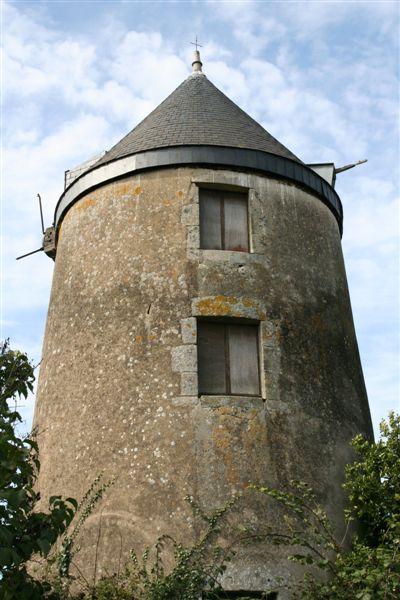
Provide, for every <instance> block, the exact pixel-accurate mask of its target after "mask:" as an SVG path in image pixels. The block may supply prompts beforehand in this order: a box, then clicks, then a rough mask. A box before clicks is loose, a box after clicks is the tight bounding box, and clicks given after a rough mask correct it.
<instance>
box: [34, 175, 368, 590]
mask: <svg viewBox="0 0 400 600" xmlns="http://www.w3.org/2000/svg"><path fill="white" fill-rule="evenodd" d="M201 186H205V187H209V186H215V187H222V188H224V189H232V190H237V189H243V188H245V189H248V190H249V215H250V237H251V246H250V248H251V252H250V253H241V252H231V251H216V250H201V249H199V199H198V196H199V187H201ZM209 316H212V317H221V318H224V317H230V318H240V319H251V320H252V322H254V321H256V322H258V323H259V324H260V336H259V337H260V363H261V364H260V370H261V389H262V397H254V398H248V397H237V396H235V397H229V396H218V397H216V396H203V397H199V395H198V389H197V348H196V335H197V334H196V328H197V319H198V318H202V317H203V318H204V317H209ZM35 425H36V426H37V427H38V430H39V443H40V452H41V461H42V470H41V474H40V481H39V483H40V489H41V492H42V497H43V499H44V500H45V499H46V498H47V497H48V496H49V495H51V494H53V493H63V494H67V495H69V496H75V497H77V498H79V497H81V496H82V495H83V494H84V492H85V491H86V490H87V488H88V487H89V486H90V484H91V482H92V481H93V479H94V477H95V476H96V475H97V474H98V473H100V472H101V471H104V474H105V477H112V476H116V477H117V479H116V481H115V484H114V485H113V487H112V488H111V490H110V491H109V492H108V493H107V498H106V499H105V501H104V502H103V503H102V504H101V506H100V507H98V510H97V512H96V513H95V514H94V515H92V516H91V517H90V519H89V520H88V522H87V526H86V527H87V531H86V533H85V542H84V544H83V547H82V551H81V568H83V569H84V570H85V572H86V574H87V575H88V576H89V577H92V576H93V573H92V571H91V570H92V568H93V564H94V554H95V548H96V546H97V545H98V574H101V573H102V572H104V569H107V570H110V569H113V568H116V567H117V565H118V563H119V562H120V561H121V560H123V558H124V557H125V556H126V553H127V551H128V550H129V549H130V548H131V547H135V549H136V550H138V551H139V552H140V551H141V550H142V549H143V548H144V547H145V546H146V545H148V544H151V543H153V542H154V540H155V538H156V537H157V536H158V535H160V534H161V533H171V534H172V535H174V536H176V537H178V538H180V539H182V537H183V538H185V537H186V539H189V538H190V535H191V524H192V518H191V515H190V511H188V508H187V506H186V504H185V502H184V500H183V498H184V496H185V495H186V494H191V495H193V496H194V498H195V499H196V500H197V501H199V502H200V503H201V504H202V505H203V506H204V507H205V508H206V509H208V510H210V509H212V508H215V507H216V506H220V505H221V504H223V503H224V502H225V501H226V500H227V499H229V498H230V497H231V495H232V494H233V493H236V492H238V491H241V490H243V489H244V488H245V487H246V486H247V485H248V483H249V482H253V483H269V484H272V485H278V486H284V485H285V483H287V482H288V481H289V480H290V479H292V478H300V479H302V480H305V481H307V482H309V483H310V484H312V485H313V486H314V487H315V488H316V489H317V491H318V493H319V494H320V497H321V500H322V501H323V503H324V505H325V506H326V508H327V510H328V511H329V512H330V514H331V515H332V516H333V517H334V518H336V519H337V525H338V528H339V529H340V527H341V523H340V518H339V516H340V514H341V510H342V503H343V496H342V491H341V487H340V486H341V482H342V478H343V467H344V464H345V463H346V462H347V461H348V460H349V459H350V457H351V454H350V450H349V447H348V442H349V440H350V439H351V437H352V436H353V435H354V434H356V433H358V432H364V433H368V434H370V433H371V425H370V417H369V411H368V403H367V399H366V394H365V388H364V382H363V377H362V371H361V366H360V361H359V356H358V350H357V343H356V338H355V334H354V327H353V321H352V315H351V308H350V302H349V296H348V290H347V283H346V275H345V269H344V264H343V258H342V251H341V243H340V234H339V230H338V225H337V222H336V220H335V218H334V216H333V215H332V213H331V212H330V211H329V209H328V208H327V207H326V206H325V205H324V204H323V203H322V202H321V201H320V200H319V199H318V198H316V197H314V196H312V195H310V194H309V193H307V192H305V191H303V190H301V189H299V188H297V187H295V186H294V185H292V184H289V183H284V182H282V181H277V180H274V179H268V178H267V177H265V176H261V175H255V174H247V173H240V172H233V171H229V170H222V169H221V170H220V169H215V170H211V169H202V168H184V167H183V168H177V169H164V170H159V171H149V172H145V173H142V174H140V175H135V176H130V177H127V178H126V179H123V180H118V181H116V182H113V183H108V184H105V185H103V186H102V187H100V188H98V189H97V190H96V191H94V192H93V193H90V194H87V195H86V196H85V197H83V198H82V199H80V200H79V201H78V202H76V203H75V204H74V205H73V207H72V208H71V209H70V210H69V211H68V213H67V214H66V216H65V218H64V220H63V222H62V225H61V230H60V234H59V240H58V248H57V257H56V263H55V272H54V280H53V289H52V294H51V300H50V308H49V314H48V321H47V327H46V335H45V343H44V350H43V361H42V366H41V372H40V380H39V389H38V398H37V407H36V414H35ZM246 511H247V512H246V516H247V517H249V518H250V519H252V520H253V522H259V523H260V524H263V523H266V522H271V520H272V521H273V522H274V521H275V522H276V521H277V519H278V520H279V515H278V513H277V512H276V509H275V508H274V507H266V506H264V505H263V506H261V505H260V504H259V503H257V501H255V500H254V499H253V500H252V501H250V500H249V503H248V506H247V508H246ZM283 555H285V552H283ZM295 573H296V568H295V566H294V565H292V563H289V562H288V561H286V560H285V559H284V557H283V556H282V552H281V551H280V549H277V548H274V549H272V550H271V551H269V550H268V549H267V550H266V549H265V548H261V547H254V548H252V547H246V548H245V549H244V550H243V552H241V553H240V552H239V555H238V557H237V559H236V561H234V562H233V564H232V566H231V567H230V569H229V570H228V572H227V574H226V585H227V586H228V588H230V589H251V590H258V589H260V590H261V589H264V588H265V587H268V586H273V585H274V582H276V581H277V578H278V577H279V576H283V577H284V578H286V579H290V578H291V577H292V576H293V575H294V574H295Z"/></svg>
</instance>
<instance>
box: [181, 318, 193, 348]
mask: <svg viewBox="0 0 400 600" xmlns="http://www.w3.org/2000/svg"><path fill="white" fill-rule="evenodd" d="M181 328H182V342H183V343H184V344H195V343H196V342H197V321H196V319H195V317H188V318H187V319H182V320H181Z"/></svg>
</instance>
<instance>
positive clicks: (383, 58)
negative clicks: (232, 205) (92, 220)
mask: <svg viewBox="0 0 400 600" xmlns="http://www.w3.org/2000/svg"><path fill="white" fill-rule="evenodd" d="M101 6H102V5H101V4H100V5H99V7H101ZM201 8H202V11H201V14H200V13H199V14H196V15H194V16H193V17H192V16H191V14H188V16H186V15H185V16H184V15H183V13H182V20H183V21H184V19H187V21H186V23H187V24H190V25H192V24H193V23H195V24H196V25H201V26H202V27H203V29H204V31H207V35H208V39H209V41H207V40H206V44H205V46H204V48H203V49H202V58H203V62H204V70H205V72H206V74H207V75H208V76H209V77H210V78H211V80H212V81H214V82H215V83H216V85H217V86H218V87H220V88H221V89H222V91H224V92H225V93H226V94H227V95H228V96H229V97H231V98H232V99H233V100H234V101H235V102H237V103H238V104H239V105H240V106H241V107H242V108H243V109H245V110H246V111H247V112H249V114H251V115H252V116H253V117H254V118H256V119H257V120H258V121H259V122H261V123H262V124H263V125H264V126H265V127H266V129H268V130H269V131H270V132H271V133H272V134H273V135H274V136H276V137H277V138H278V139H279V140H280V141H282V143H284V144H286V145H287V146H288V147H289V148H290V149H291V150H292V151H293V152H295V153H296V154H298V155H299V156H300V158H302V159H303V160H305V161H306V162H318V161H320V160H326V161H331V160H333V161H335V162H336V163H337V164H344V163H347V162H350V161H354V160H357V159H361V158H369V163H367V165H364V166H362V167H360V168H359V169H360V171H358V170H357V171H351V172H349V173H344V174H343V175H339V177H338V184H337V185H338V189H339V191H340V193H341V195H342V197H343V201H344V205H345V223H344V228H345V229H344V230H345V233H344V240H343V245H344V251H345V255H346V261H347V270H348V274H349V284H350V290H351V295H352V303H353V308H354V313H355V319H356V323H357V329H358V331H359V339H360V341H361V344H360V346H361V351H362V355H363V360H364V363H365V365H366V375H367V385H368V387H369V391H370V398H371V399H372V402H373V406H377V403H379V402H380V400H379V398H378V394H379V396H380V397H381V398H385V399H386V400H384V403H386V404H385V406H386V405H388V404H390V397H393V396H394V393H395V392H394V372H393V368H392V367H391V366H390V368H389V367H388V368H387V369H386V368H385V364H390V365H392V363H393V357H394V356H395V352H396V347H395V344H394V341H393V322H394V321H393V314H394V313H395V311H396V308H397V307H396V283H395V277H396V273H397V264H396V261H395V258H394V257H395V256H396V252H397V251H398V233H399V226H398V224H397V223H398V210H399V209H398V203H397V202H396V200H395V192H396V189H395V188H396V179H395V175H394V172H393V171H394V169H395V168H396V148H395V147H394V143H395V141H396V138H395V135H396V134H395V133H394V131H395V128H396V119H397V105H398V102H397V96H396V91H395V90H396V85H397V81H396V52H395V51H394V48H393V46H391V44H393V43H395V42H396V40H395V35H394V32H395V30H396V25H395V17H394V8H395V7H394V5H393V3H392V4H391V3H385V2H375V3H366V2H361V3H359V6H355V3H349V2H348V3H337V2H335V3H330V2H329V3H323V2H309V3H303V4H300V3H259V2H250V3H249V2H229V3H225V2H224V3H215V2H213V3H208V4H207V7H206V9H207V13H206V14H205V13H204V10H203V6H202V7H201ZM195 9H196V4H194V5H193V10H195ZM6 10H7V14H6V19H7V38H6V40H5V62H4V65H5V87H6V92H7V98H6V110H7V123H6V124H7V129H6V132H5V135H4V138H3V142H4V143H6V144H7V149H6V150H7V152H6V171H5V187H4V190H3V205H4V208H3V212H4V215H5V217H6V219H7V223H8V227H7V232H6V233H7V237H6V242H5V243H4V246H3V247H4V249H5V267H6V271H5V272H6V287H7V290H8V291H7V298H6V300H7V303H8V304H7V306H8V313H7V316H6V318H7V322H8V324H10V323H11V324H12V323H15V322H17V321H18V319H19V320H21V314H22V315H25V316H23V317H22V319H24V318H26V319H27V323H29V318H30V317H28V316H27V315H28V312H29V310H34V311H36V312H35V319H36V323H40V325H38V327H41V328H42V327H43V319H44V316H45V309H46V305H47V301H48V295H49V286H50V279H51V270H52V263H51V261H50V260H49V259H47V258H46V257H44V256H43V255H36V256H34V257H32V258H28V259H25V261H21V262H18V263H16V262H15V256H16V255H18V254H21V253H23V252H25V251H29V250H32V249H34V248H36V247H37V246H39V245H40V233H39V215H38V209H37V204H36V193H37V192H40V193H41V194H42V196H43V199H44V203H45V213H46V222H47V224H48V223H49V221H50V220H51V218H52V210H53V207H54V205H55V202H56V200H57V198H58V196H59V194H60V193H61V191H62V187H63V172H64V170H66V169H68V168H70V167H71V166H74V165H76V164H79V162H81V161H84V160H85V159H87V158H88V157H90V156H91V155H93V154H95V153H97V152H99V151H101V150H103V149H105V148H109V147H111V145H113V143H115V142H116V141H117V140H118V139H120V138H121V137H122V136H123V135H124V134H126V133H127V132H128V130H129V129H130V128H131V127H133V126H134V125H135V124H136V123H137V122H138V121H139V120H141V119H142V118H143V117H144V116H146V115H147V114H148V113H149V112H150V111H151V110H152V109H153V108H154V107H155V106H156V105H157V104H158V103H159V102H160V101H161V100H163V99H164V98H165V97H166V96H167V95H168V94H169V93H170V92H171V91H172V90H173V89H174V87H176V86H177V85H178V84H179V83H180V82H181V81H182V80H183V79H184V78H185V77H186V76H187V74H188V73H189V70H190V58H189V49H188V51H187V53H186V54H187V56H185V53H184V51H183V50H182V40H176V39H175V37H174V36H175V33H174V32H175V29H171V30H167V29H164V31H163V32H162V31H161V30H160V31H159V30H157V29H154V27H153V28H149V27H147V28H146V27H145V26H144V25H143V24H141V23H140V21H139V22H137V23H136V22H135V23H134V26H129V24H127V23H125V22H124V21H123V20H122V19H120V18H119V17H118V8H115V9H114V6H113V5H111V4H110V5H107V11H106V12H104V13H103V17H102V19H103V20H102V26H101V27H100V28H98V29H96V28H95V27H94V29H96V34H95V35H94V34H93V33H91V32H89V30H88V31H83V32H82V31H81V32H80V33H79V34H77V33H75V31H74V29H73V28H72V27H70V28H68V27H67V26H66V24H65V26H64V24H63V26H62V27H61V26H59V25H57V24H56V22H53V21H51V20H50V18H49V17H48V15H47V13H46V6H44V5H37V4H32V5H29V7H28V8H27V7H26V5H24V6H22V5H18V4H17V3H15V4H11V5H8V6H7V9H6ZM162 10H163V8H162V5H160V11H162ZM99 11H100V12H101V10H100V8H99ZM189 12H190V11H189ZM357 20H358V21H360V22H361V23H362V27H356V25H357ZM349 23H353V24H354V31H356V32H357V33H356V34H355V35H354V38H352V39H347V38H346V34H345V33H343V32H345V31H346V27H348V25H349ZM153 24H154V25H158V21H156V20H154V21H153ZM338 24H340V26H339V27H338ZM181 26H183V22H182V23H181ZM186 29H187V27H186ZM198 31H199V33H200V31H201V29H199V30H198ZM379 36H384V38H379ZM382 39H384V40H385V44H384V43H383V42H382ZM184 42H185V43H186V40H185V41H184ZM177 47H179V49H178V50H177ZM361 169H363V171H361ZM22 329H23V328H22ZM15 331H16V332H17V334H16V335H17V337H16V339H17V340H18V343H19V342H21V344H22V343H26V344H28V346H29V347H32V348H33V347H34V346H35V343H36V342H33V341H32V339H31V337H30V336H29V334H28V333H25V332H22V333H21V330H19V329H18V327H17V326H16V329H15ZM36 339H37V337H36ZM39 346H40V344H39ZM34 351H35V352H36V351H37V349H36V350H34ZM377 354H378V356H377ZM375 399H376V400H375ZM378 412H379V411H378ZM376 414H377V413H376Z"/></svg>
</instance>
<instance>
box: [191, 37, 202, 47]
mask: <svg viewBox="0 0 400 600" xmlns="http://www.w3.org/2000/svg"><path fill="white" fill-rule="evenodd" d="M190 43H191V44H193V46H196V50H197V49H198V48H197V46H198V47H199V48H202V47H203V46H202V44H199V42H198V41H197V35H196V41H195V42H190Z"/></svg>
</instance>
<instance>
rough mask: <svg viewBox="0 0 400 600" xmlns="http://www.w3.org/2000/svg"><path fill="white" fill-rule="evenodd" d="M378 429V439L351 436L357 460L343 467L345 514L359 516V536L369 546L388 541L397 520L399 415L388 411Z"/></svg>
mask: <svg viewBox="0 0 400 600" xmlns="http://www.w3.org/2000/svg"><path fill="white" fill-rule="evenodd" d="M380 431H381V438H380V440H379V441H378V442H377V443H373V442H370V441H368V440H365V439H364V438H363V437H362V436H360V435H359V436H357V437H355V438H354V440H353V442H352V445H353V448H354V449H355V451H356V452H357V455H358V460H357V461H356V462H354V463H352V464H350V465H347V467H346V484H345V488H346V489H347V491H348V493H349V501H350V508H349V510H348V511H347V516H348V518H353V517H354V518H356V519H357V520H358V522H359V524H360V526H361V532H360V535H361V539H362V540H363V541H365V543H367V544H368V545H369V546H371V547H375V546H379V545H380V544H381V543H382V542H383V541H384V540H386V541H387V539H388V530H389V531H390V530H391V529H396V527H398V525H399V521H400V416H398V415H397V416H396V415H395V414H394V413H390V414H389V418H388V421H387V422H386V421H382V423H381V425H380ZM389 537H390V535H389Z"/></svg>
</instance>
